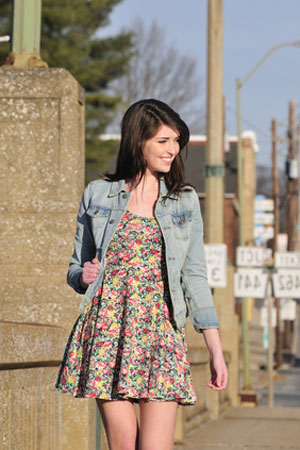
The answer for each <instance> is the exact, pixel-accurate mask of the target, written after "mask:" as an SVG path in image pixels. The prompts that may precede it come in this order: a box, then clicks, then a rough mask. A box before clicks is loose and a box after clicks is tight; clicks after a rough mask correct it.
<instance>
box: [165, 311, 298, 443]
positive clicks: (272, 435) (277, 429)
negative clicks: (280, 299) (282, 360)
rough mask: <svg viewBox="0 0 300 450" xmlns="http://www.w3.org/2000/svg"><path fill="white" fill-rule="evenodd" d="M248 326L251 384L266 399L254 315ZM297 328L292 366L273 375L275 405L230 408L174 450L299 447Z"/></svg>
mask: <svg viewBox="0 0 300 450" xmlns="http://www.w3.org/2000/svg"><path fill="white" fill-rule="evenodd" d="M298 314H299V309H298ZM255 319H256V320H255ZM297 323H298V327H299V321H297ZM298 327H297V328H298ZM249 328H250V329H249V334H250V347H251V380H252V386H253V388H254V390H255V391H256V392H260V393H261V394H262V395H263V398H262V401H263V400H265V401H266V398H267V397H266V396H267V389H266V388H267V381H268V374H267V372H266V371H265V370H261V369H260V368H261V367H262V366H263V365H264V363H265V361H266V351H265V350H263V348H262V328H261V327H260V326H259V325H258V320H257V318H254V320H253V322H252V323H251V326H250V327H249ZM297 331H298V333H297V336H296V341H297V342H296V343H297V345H296V348H295V356H296V359H295V361H294V365H293V366H291V367H289V366H286V367H282V370H279V371H278V372H277V373H276V372H275V374H274V394H275V396H274V404H275V405H276V404H277V405H278V406H274V407H271V408H270V407H268V406H264V405H262V404H260V405H259V406H257V407H252V408H251V407H246V406H239V407H231V408H229V409H228V410H227V411H225V412H224V414H222V415H221V416H220V417H219V419H218V420H215V421H209V422H207V423H204V424H202V425H201V426H200V427H199V428H198V429H197V431H195V432H193V433H191V434H190V435H188V436H186V439H185V443H184V445H176V446H175V447H174V448H175V450H222V449H224V450H226V449H234V450H248V449H249V450H298V449H299V450H300V395H299V379H300V376H299V368H300V329H299V328H298V329H297ZM282 404H283V405H289V406H294V407H286V406H284V407H283V406H281V405H282Z"/></svg>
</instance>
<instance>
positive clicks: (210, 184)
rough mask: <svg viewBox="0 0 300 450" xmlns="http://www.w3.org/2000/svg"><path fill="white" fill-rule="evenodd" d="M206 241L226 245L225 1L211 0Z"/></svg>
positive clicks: (207, 107)
mask: <svg viewBox="0 0 300 450" xmlns="http://www.w3.org/2000/svg"><path fill="white" fill-rule="evenodd" d="M206 111H207V122H206V135H207V143H206V152H205V192H206V199H205V241H206V242H207V243H214V244H220V243H223V242H224V124H223V0H208V50H207V105H206Z"/></svg>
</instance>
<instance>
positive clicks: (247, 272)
mask: <svg viewBox="0 0 300 450" xmlns="http://www.w3.org/2000/svg"><path fill="white" fill-rule="evenodd" d="M267 281H268V274H267V273H265V272H264V269H257V268H255V269H250V268H244V267H243V268H238V269H237V271H236V273H235V274H234V296H235V297H254V298H265V296H266V287H267Z"/></svg>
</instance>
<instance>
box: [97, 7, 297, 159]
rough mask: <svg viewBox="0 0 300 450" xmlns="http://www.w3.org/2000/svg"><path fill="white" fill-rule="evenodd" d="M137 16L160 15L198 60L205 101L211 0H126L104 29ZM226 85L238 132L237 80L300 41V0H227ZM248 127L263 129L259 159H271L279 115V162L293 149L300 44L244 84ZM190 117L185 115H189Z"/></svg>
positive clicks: (231, 128)
mask: <svg viewBox="0 0 300 450" xmlns="http://www.w3.org/2000/svg"><path fill="white" fill-rule="evenodd" d="M136 18H141V19H142V20H143V21H144V23H145V25H146V26H147V25H150V24H151V23H152V22H153V21H156V23H157V24H159V25H160V26H161V27H163V29H164V30H165V33H166V41H167V43H168V44H173V45H175V46H176V47H177V48H178V51H179V52H180V53H181V54H186V55H188V56H190V57H192V58H194V59H195V60H196V61H197V75H198V77H199V83H202V85H203V88H202V90H201V94H199V104H200V103H201V104H205V96H206V92H205V84H206V42H207V0H185V1H183V0H151V1H147V0H123V1H122V2H121V3H120V4H119V5H118V6H116V7H115V8H114V10H113V12H112V14H111V16H110V19H111V23H110V25H109V26H108V27H106V28H105V29H104V31H103V35H109V34H115V33H117V32H118V31H120V30H121V29H123V28H130V27H131V25H132V24H133V22H134V20H135V19H136ZM223 27H224V43H223V64H224V68H223V70H224V71H223V90H224V96H225V99H226V105H227V108H226V131H227V134H228V135H230V136H232V135H236V113H235V111H236V98H235V80H236V78H237V77H239V78H240V79H244V77H245V76H246V75H247V74H248V73H249V71H250V70H251V69H252V68H253V67H254V66H255V65H256V63H257V62H258V61H259V60H260V59H261V58H262V57H263V56H264V55H265V53H266V52H267V51H269V50H270V49H271V48H272V47H274V46H275V45H277V44H280V43H284V42H294V41H300V0H223ZM241 99H242V117H243V130H249V129H250V130H253V131H255V132H256V134H257V141H258V146H259V152H258V154H257V162H259V163H261V164H267V165H269V164H270V163H271V136H270V127H271V120H272V119H275V120H277V121H278V137H279V141H280V142H279V145H278V152H279V155H278V156H279V164H281V165H283V164H284V160H285V159H286V155H287V143H286V142H285V138H286V130H287V122H288V102H289V101H295V102H296V104H297V108H296V114H297V115H298V116H299V117H300V47H294V46H289V47H285V48H282V49H280V50H277V51H276V52H274V53H273V54H272V55H271V56H270V58H268V59H267V60H266V61H265V62H264V64H263V65H262V66H261V67H260V68H259V69H258V70H257V72H256V73H255V74H254V75H253V77H251V78H250V79H249V80H248V81H247V83H245V85H244V86H243V88H242V92H241ZM183 118H184V117H183Z"/></svg>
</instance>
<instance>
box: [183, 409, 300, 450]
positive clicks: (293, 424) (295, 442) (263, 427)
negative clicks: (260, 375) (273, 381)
mask: <svg viewBox="0 0 300 450" xmlns="http://www.w3.org/2000/svg"><path fill="white" fill-rule="evenodd" d="M175 449H176V450H221V449H236V450H239V449H243V450H248V449H249V450H254V449H255V450H266V449H270V450H279V449H280V450H285V449H286V450H292V449H293V450H295V449H300V409H298V408H283V407H277V408H274V407H273V408H269V407H267V406H258V407H256V408H247V407H236V408H230V409H229V410H227V411H226V412H225V413H224V414H223V415H222V416H221V417H220V418H219V419H218V420H216V421H210V422H208V423H205V424H203V425H202V426H200V427H199V429H198V430H197V431H196V432H194V433H193V434H191V435H190V436H187V438H186V441H185V444H184V445H176V446H175Z"/></svg>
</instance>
